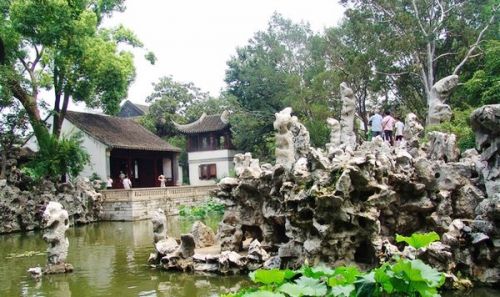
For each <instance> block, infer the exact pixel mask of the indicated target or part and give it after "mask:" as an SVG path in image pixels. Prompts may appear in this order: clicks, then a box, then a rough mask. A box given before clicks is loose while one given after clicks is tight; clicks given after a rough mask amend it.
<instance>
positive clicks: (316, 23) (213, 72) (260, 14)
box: [106, 0, 343, 103]
mask: <svg viewBox="0 0 500 297" xmlns="http://www.w3.org/2000/svg"><path fill="white" fill-rule="evenodd" d="M126 6H127V10H126V11H125V12H124V13H119V14H114V15H113V16H112V18H111V19H109V20H107V22H106V25H116V24H119V23H122V24H123V25H125V26H126V27H128V28H129V29H132V30H133V31H134V32H135V33H136V34H137V35H138V36H139V38H140V39H141V40H142V41H143V42H144V44H145V47H146V48H147V49H148V50H152V51H153V52H154V53H155V55H156V56H157V58H158V61H157V63H156V65H150V64H149V62H147V61H146V60H144V58H143V55H144V51H141V52H137V51H135V53H136V58H135V64H136V68H137V75H136V79H135V82H134V83H133V85H132V86H131V87H130V90H129V96H128V98H129V99H130V100H131V101H133V102H136V103H143V102H144V100H145V98H146V96H148V95H149V94H150V93H151V90H152V86H151V84H152V83H153V82H155V81H157V79H158V78H159V77H161V76H164V75H172V76H173V78H174V80H176V81H182V82H188V81H192V82H193V83H194V84H195V85H196V86H198V87H199V88H201V89H202V90H203V91H209V92H210V93H211V94H212V95H213V96H217V95H218V94H219V91H220V89H221V88H223V87H224V85H225V84H224V74H225V70H226V62H227V61H228V60H229V58H230V57H231V55H233V54H234V53H235V49H236V47H238V46H244V45H245V44H246V43H247V41H248V40H249V39H250V38H251V37H252V36H253V35H254V33H255V32H257V31H259V30H266V28H267V23H268V21H269V19H270V17H271V15H272V14H273V13H274V12H275V11H276V12H279V13H281V14H282V15H283V16H284V17H286V18H290V19H292V20H293V21H295V22H300V21H304V22H308V23H309V24H310V25H311V27H312V29H313V30H315V31H321V30H322V29H323V28H325V27H330V26H333V25H335V24H336V23H337V22H338V21H339V20H340V18H341V16H342V13H343V9H342V7H341V6H340V5H339V4H338V3H337V1H335V0H308V1H296V0H253V1H242V0H212V1H207V0H182V1H177V0H176V1H168V0H142V1H141V0H128V1H126Z"/></svg>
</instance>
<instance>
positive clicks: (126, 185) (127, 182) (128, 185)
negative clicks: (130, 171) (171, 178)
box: [106, 171, 167, 190]
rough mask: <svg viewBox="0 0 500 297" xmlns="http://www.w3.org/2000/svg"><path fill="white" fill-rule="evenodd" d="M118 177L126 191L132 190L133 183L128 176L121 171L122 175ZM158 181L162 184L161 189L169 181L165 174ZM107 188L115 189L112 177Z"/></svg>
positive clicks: (107, 183) (109, 178) (109, 177)
mask: <svg viewBox="0 0 500 297" xmlns="http://www.w3.org/2000/svg"><path fill="white" fill-rule="evenodd" d="M118 177H119V178H120V181H121V183H122V185H123V188H124V189H125V190H130V189H131V188H132V181H131V180H130V178H129V177H128V175H126V174H125V173H123V171H120V175H119V176H118ZM158 181H159V182H160V187H161V188H165V187H166V184H165V183H166V181H167V178H166V177H165V176H164V175H163V174H160V176H158ZM106 188H108V189H111V188H113V179H112V178H111V176H108V180H107V182H106Z"/></svg>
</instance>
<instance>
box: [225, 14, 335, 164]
mask: <svg viewBox="0 0 500 297" xmlns="http://www.w3.org/2000/svg"><path fill="white" fill-rule="evenodd" d="M323 46H324V43H323V42H322V40H321V38H320V36H319V35H317V34H315V33H314V32H313V31H312V30H311V29H310V27H309V26H308V25H306V24H303V23H301V24H295V23H293V22H292V21H291V20H288V19H285V18H283V17H282V16H281V15H279V14H274V15H273V16H272V17H271V19H270V21H269V25H268V28H267V30H266V31H260V32H257V33H255V35H254V36H253V38H252V39H250V40H249V42H248V44H247V45H245V46H244V47H241V48H238V49H237V51H236V55H235V56H234V57H232V58H231V59H230V60H229V61H228V62H227V64H228V70H227V71H226V78H225V81H226V82H227V84H228V93H229V94H230V95H232V96H234V97H235V98H236V100H237V102H238V104H239V110H238V111H237V112H236V113H235V114H234V115H233V118H232V119H231V126H232V127H233V131H234V133H233V135H234V136H235V137H234V143H235V145H236V147H237V148H238V149H241V150H243V151H249V152H252V154H253V156H255V157H256V158H259V159H260V160H262V161H270V160H271V159H273V158H272V156H273V155H274V147H273V144H271V142H274V129H273V126H272V123H273V121H274V114H275V113H276V112H279V111H280V110H282V109H283V108H285V107H287V106H291V107H292V109H293V111H294V114H295V115H297V116H298V117H299V118H300V119H301V120H302V121H305V120H306V119H307V123H306V126H307V127H308V128H310V129H313V130H314V131H313V132H314V133H311V136H312V141H313V143H314V144H316V145H321V144H324V143H325V142H326V140H327V137H325V135H326V133H325V131H326V130H325V129H324V128H323V129H322V126H323V127H324V126H326V124H325V121H326V118H327V117H328V116H331V115H332V114H331V113H332V109H333V106H334V104H333V103H332V101H333V98H332V93H333V92H334V91H333V90H335V91H337V90H338V84H332V83H331V77H330V76H329V75H328V74H327V73H325V67H326V65H325V59H324V57H323V51H324V47H323ZM316 132H318V133H316Z"/></svg>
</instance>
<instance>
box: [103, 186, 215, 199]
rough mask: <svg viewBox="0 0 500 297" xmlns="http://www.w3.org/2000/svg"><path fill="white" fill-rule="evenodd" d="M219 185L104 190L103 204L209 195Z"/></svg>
mask: <svg viewBox="0 0 500 297" xmlns="http://www.w3.org/2000/svg"><path fill="white" fill-rule="evenodd" d="M217 188H218V186H217V185H206V186H178V187H165V188H132V189H130V190H124V189H114V190H102V191H101V194H102V199H103V202H115V201H137V200H148V199H154V198H167V199H168V198H180V197H186V196H200V195H208V194H209V193H210V191H213V190H216V189H217Z"/></svg>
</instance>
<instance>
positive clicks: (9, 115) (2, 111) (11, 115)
mask: <svg viewBox="0 0 500 297" xmlns="http://www.w3.org/2000/svg"><path fill="white" fill-rule="evenodd" d="M0 94H2V91H1V90H0ZM0 96H1V97H2V100H0V150H1V158H2V165H1V169H0V170H1V171H0V178H5V171H6V168H7V158H8V153H9V152H10V151H11V150H12V148H14V146H15V145H18V144H20V143H21V141H22V139H23V137H24V136H26V133H27V131H28V118H27V116H26V112H25V111H24V109H22V108H21V107H20V106H19V103H16V102H14V103H12V102H10V100H5V97H3V94H2V95H0Z"/></svg>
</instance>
